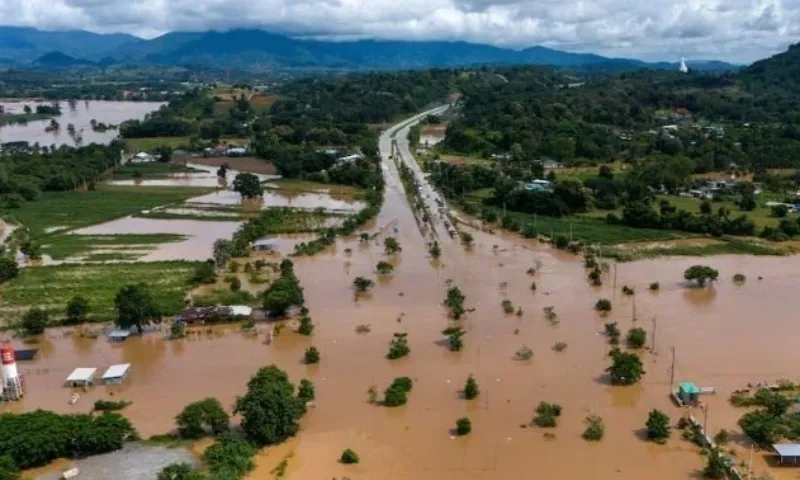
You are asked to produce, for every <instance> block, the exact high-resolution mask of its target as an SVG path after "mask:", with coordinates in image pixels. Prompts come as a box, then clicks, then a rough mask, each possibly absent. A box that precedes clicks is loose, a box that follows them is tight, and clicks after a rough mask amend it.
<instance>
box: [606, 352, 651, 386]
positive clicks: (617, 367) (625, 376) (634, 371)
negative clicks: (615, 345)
mask: <svg viewBox="0 0 800 480" xmlns="http://www.w3.org/2000/svg"><path fill="white" fill-rule="evenodd" d="M611 358H612V360H613V362H612V364H611V366H610V367H608V369H607V371H608V372H609V373H610V374H611V381H612V383H615V384H618V385H633V384H634V383H636V382H638V381H639V379H640V378H642V375H644V373H645V372H644V365H642V360H641V359H640V358H639V356H638V355H636V354H634V353H628V352H620V351H619V350H618V349H614V350H613V351H612V352H611Z"/></svg>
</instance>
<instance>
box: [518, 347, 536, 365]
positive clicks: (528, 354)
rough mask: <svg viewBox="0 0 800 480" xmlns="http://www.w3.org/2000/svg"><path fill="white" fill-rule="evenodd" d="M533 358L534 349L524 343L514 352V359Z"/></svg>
mask: <svg viewBox="0 0 800 480" xmlns="http://www.w3.org/2000/svg"><path fill="white" fill-rule="evenodd" d="M531 358H533V350H531V349H530V347H528V346H526V345H523V346H521V347H520V348H519V350H517V351H516V352H515V353H514V360H519V361H526V360H530V359H531Z"/></svg>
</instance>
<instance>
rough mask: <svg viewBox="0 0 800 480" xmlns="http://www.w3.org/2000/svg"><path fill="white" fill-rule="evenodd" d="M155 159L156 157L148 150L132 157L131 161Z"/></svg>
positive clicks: (151, 160)
mask: <svg viewBox="0 0 800 480" xmlns="http://www.w3.org/2000/svg"><path fill="white" fill-rule="evenodd" d="M155 161H156V157H155V156H153V155H151V154H149V153H147V152H139V153H137V154H136V155H134V156H133V157H132V158H131V163H153V162H155Z"/></svg>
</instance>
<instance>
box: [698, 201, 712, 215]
mask: <svg viewBox="0 0 800 480" xmlns="http://www.w3.org/2000/svg"><path fill="white" fill-rule="evenodd" d="M700 213H702V214H703V215H711V202H709V201H708V200H703V202H702V203H700Z"/></svg>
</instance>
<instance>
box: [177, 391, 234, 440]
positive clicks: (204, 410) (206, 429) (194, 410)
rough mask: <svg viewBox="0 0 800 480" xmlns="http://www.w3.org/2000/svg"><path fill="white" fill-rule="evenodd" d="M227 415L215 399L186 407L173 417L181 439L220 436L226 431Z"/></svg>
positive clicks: (207, 399) (205, 399) (208, 399)
mask: <svg viewBox="0 0 800 480" xmlns="http://www.w3.org/2000/svg"><path fill="white" fill-rule="evenodd" d="M228 421H229V418H228V414H227V413H225V410H224V409H223V408H222V404H221V403H219V400H217V399H216V398H211V397H209V398H204V399H203V400H200V401H197V402H193V403H190V404H189V405H186V406H185V407H184V408H183V410H182V411H181V413H179V414H178V415H177V416H176V417H175V423H176V424H177V425H178V434H179V435H180V436H181V437H183V438H200V437H202V436H204V435H207V434H208V433H211V434H213V435H220V434H222V433H224V432H226V431H228Z"/></svg>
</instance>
